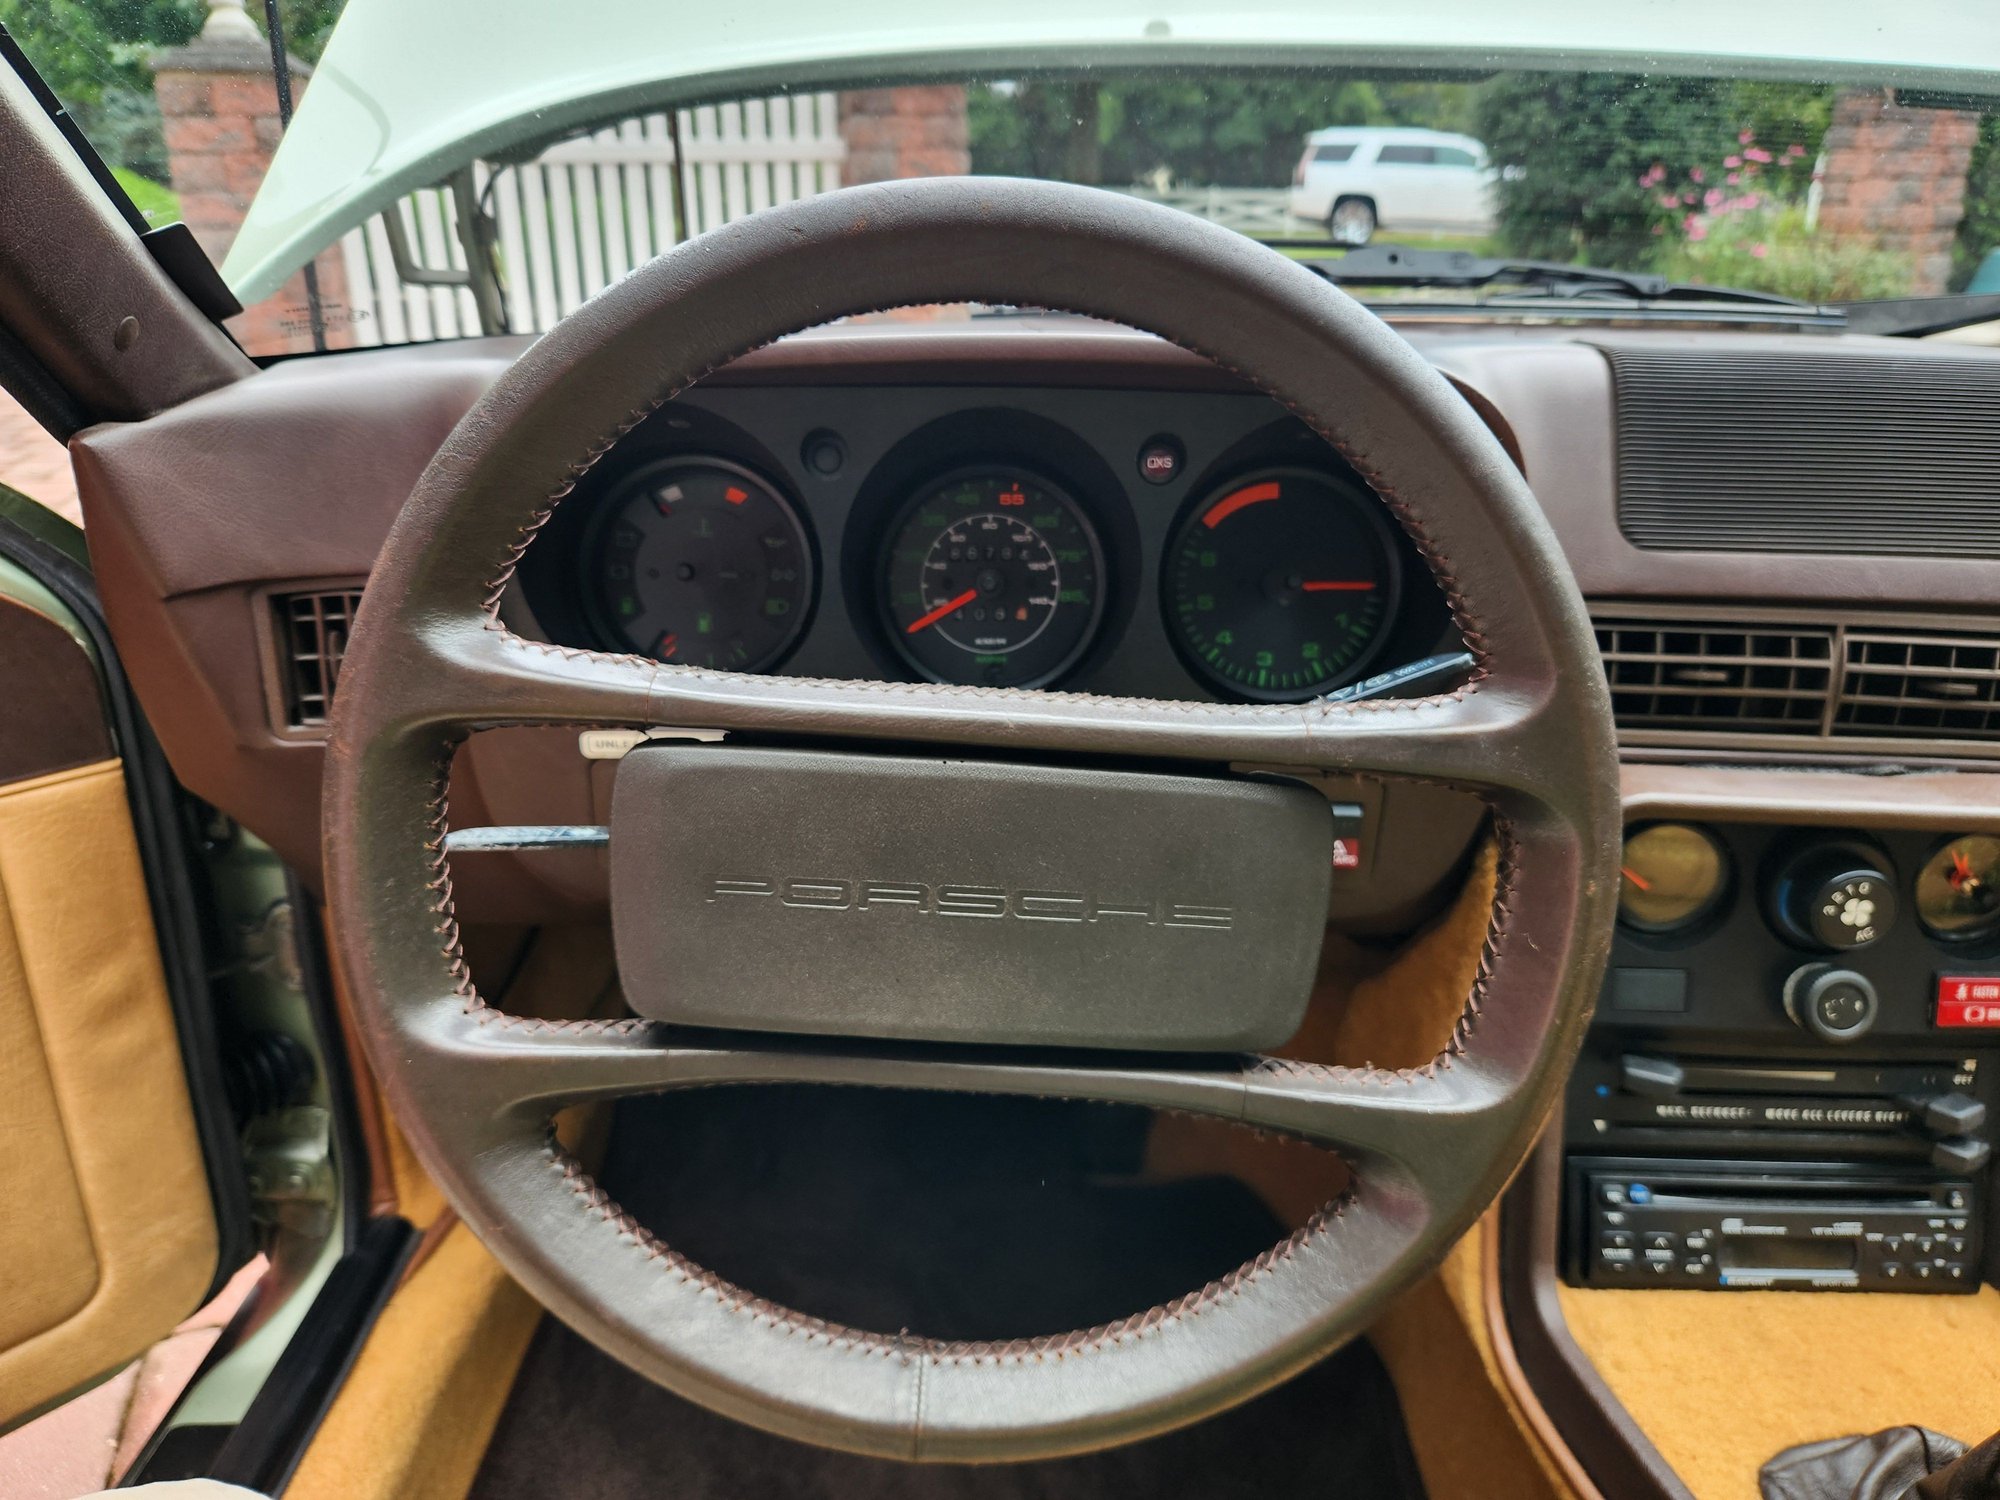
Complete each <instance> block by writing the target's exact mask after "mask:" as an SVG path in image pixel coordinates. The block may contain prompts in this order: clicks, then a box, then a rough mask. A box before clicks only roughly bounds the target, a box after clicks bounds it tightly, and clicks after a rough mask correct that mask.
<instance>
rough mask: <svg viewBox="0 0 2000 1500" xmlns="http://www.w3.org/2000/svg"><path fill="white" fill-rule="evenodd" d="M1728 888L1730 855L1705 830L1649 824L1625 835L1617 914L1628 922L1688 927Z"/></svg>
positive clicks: (1639, 927)
mask: <svg viewBox="0 0 2000 1500" xmlns="http://www.w3.org/2000/svg"><path fill="white" fill-rule="evenodd" d="M1728 889H1729V856H1728V854H1727V853H1726V852H1725V851H1724V849H1723V847H1722V844H1721V843H1720V841H1719V840H1717V838H1716V837H1715V835H1714V834H1712V833H1710V832H1709V831H1708V830H1707V829H1705V828H1697V827H1696V826H1695V825H1694V824H1692V823H1651V824H1648V825H1646V826H1645V827H1643V828H1637V829H1634V830H1632V831H1631V832H1629V833H1627V834H1626V835H1625V857H1624V861H1623V868H1622V869H1621V870H1620V871H1619V877H1618V915H1619V918H1620V919H1621V920H1622V921H1623V922H1624V923H1625V925H1626V926H1627V927H1630V928H1632V929H1633V930H1635V931H1638V932H1649V933H1656V934H1663V933H1670V932H1681V931H1684V930H1686V929H1687V928H1690V927H1693V926H1694V925H1695V924H1696V923H1698V922H1700V921H1701V920H1702V919H1703V918H1704V917H1706V916H1708V915H1709V914H1710V913H1712V912H1713V911H1714V910H1715V909H1716V907H1718V906H1719V905H1721V903H1722V898H1723V897H1724V896H1725V895H1726V894H1727V893H1728Z"/></svg>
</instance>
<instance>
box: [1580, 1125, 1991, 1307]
mask: <svg viewBox="0 0 2000 1500" xmlns="http://www.w3.org/2000/svg"><path fill="white" fill-rule="evenodd" d="M1569 1191H1570V1198H1571V1203H1570V1209H1571V1211H1570V1213H1569V1216H1568V1218H1569V1222H1570V1224H1571V1225H1572V1226H1573V1231H1574V1232H1573V1233H1572V1235H1571V1243H1570V1246H1569V1251H1570V1254H1569V1258H1568V1259H1569V1264H1568V1267H1567V1269H1568V1272H1569V1279H1570V1280H1572V1281H1574V1282H1577V1283H1580V1284H1582V1285H1586V1286H1668V1287H1696V1288H1712V1289H1717V1290H1723V1291H1743V1290H1751V1289H1754V1290H1772V1289H1784V1290H1796V1291H1814V1292H1826V1291H1840V1292H1855V1291H1885V1292H1886V1291H1897V1292H1970V1291H1973V1290H1975V1289H1976V1288H1977V1287H1978V1285H1979V1204H1978V1202H1977V1193H1976V1189H1975V1187H1974V1185H1973V1183H1972V1182H1971V1181H1970V1180H1968V1179H1965V1178H1941V1177H1934V1176H1930V1175H1928V1174H1913V1173H1895V1172H1881V1173H1872V1174H1860V1173H1856V1172H1854V1171H1852V1170H1847V1169H1829V1168H1827V1167H1824V1166H1820V1165H1818V1164H1811V1165H1800V1164H1788V1163H1779V1164H1770V1163H1765V1164H1759V1163H1703V1164H1699V1165H1692V1164H1687V1163H1663V1162H1659V1161H1647V1160H1641V1159H1639V1158H1629V1159H1615V1158H1598V1159H1595V1160H1591V1161H1588V1162H1573V1163H1572V1164H1571V1167H1570V1178H1569Z"/></svg>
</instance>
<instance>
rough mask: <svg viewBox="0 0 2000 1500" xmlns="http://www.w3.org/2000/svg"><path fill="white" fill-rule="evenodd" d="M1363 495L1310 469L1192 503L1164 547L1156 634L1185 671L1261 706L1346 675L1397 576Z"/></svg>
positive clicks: (1387, 609) (1368, 641)
mask: <svg viewBox="0 0 2000 1500" xmlns="http://www.w3.org/2000/svg"><path fill="white" fill-rule="evenodd" d="M1381 509H1382V508H1381V506H1380V504H1379V503H1377V502H1376V501H1375V500H1374V499H1373V498H1372V497H1370V496H1368V495H1366V494H1364V493H1362V492H1361V491H1359V490H1357V489H1355V488H1354V487H1353V486H1351V485H1349V484H1346V483H1343V482H1342V481H1340V480H1338V479H1336V478H1334V477H1333V476H1332V475H1330V474H1325V473H1321V472H1320V471H1318V470H1314V469H1264V470H1260V471H1259V472H1257V473H1253V474H1246V475H1244V476H1242V477H1241V478H1239V479H1237V480H1235V481H1234V482H1232V483H1230V484H1226V485H1223V486H1222V487H1221V488H1219V489H1217V490H1215V491H1213V492H1211V493H1209V494H1208V495H1205V496H1203V497H1202V498H1201V499H1200V500H1199V501H1198V502H1197V503H1196V504H1195V505H1194V507H1193V508H1192V509H1191V510H1189V512H1188V513H1187V515H1186V516H1184V517H1183V518H1182V520H1181V522H1180V525H1179V526H1178V527H1177V528H1176V530H1175V532H1174V535H1173V538H1172V540H1171V541H1169V542H1168V544H1167V551H1166V560H1165V566H1164V569H1163V573H1164V576H1163V577H1162V579H1161V595H1162V600H1161V602H1162V604H1163V605H1164V607H1165V610H1166V619H1167V631H1168V634H1170V635H1171V636H1172V637H1173V639H1174V643H1175V644H1176V645H1177V646H1178V647H1179V648H1180V651H1181V655H1182V657H1183V658H1184V659H1185V660H1186V662H1187V664H1188V666H1189V667H1190V668H1192V669H1193V670H1194V672H1195V674H1196V675H1197V676H1199V677H1202V678H1204V679H1206V680H1207V681H1208V682H1209V683H1211V684H1213V685H1214V686H1215V687H1217V688H1220V689H1221V690H1222V691H1223V692H1225V693H1229V694H1231V695H1233V696H1236V697H1241V698H1254V699H1259V700H1262V701H1264V702H1291V701H1298V700H1301V699H1305V698H1311V697H1314V696H1316V695H1317V694H1320V693H1324V692H1327V691H1329V690H1330V689H1332V688H1336V687H1338V686H1340V684H1341V683H1343V682H1346V681H1348V680H1349V679H1351V678H1353V677H1356V676H1358V675H1359V674H1360V672H1361V670H1362V669H1363V668H1364V667H1366V666H1367V665H1368V663H1369V661H1370V660H1371V659H1373V657H1374V655H1375V653H1376V652H1377V651H1378V650H1380V649H1381V646H1382V642H1383V640H1384V638H1385V637H1386V635H1387V634H1388V626H1389V624H1390V622H1391V621H1392V620H1393V619H1394V618H1395V607H1396V593H1397V582H1398V575H1397V571H1396V567H1395V562H1394V559H1393V557H1392V555H1391V552H1390V539H1389V530H1388V523H1387V522H1386V521H1385V520H1384V519H1383V518H1382V515H1381Z"/></svg>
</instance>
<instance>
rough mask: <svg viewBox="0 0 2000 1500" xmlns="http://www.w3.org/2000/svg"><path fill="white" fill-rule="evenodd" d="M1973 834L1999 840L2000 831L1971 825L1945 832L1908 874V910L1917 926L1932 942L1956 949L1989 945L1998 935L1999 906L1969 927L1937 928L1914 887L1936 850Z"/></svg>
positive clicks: (1942, 849) (1938, 852)
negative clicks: (1981, 828) (1953, 831)
mask: <svg viewBox="0 0 2000 1500" xmlns="http://www.w3.org/2000/svg"><path fill="white" fill-rule="evenodd" d="M1977 838H1990V839H1994V840H1996V841H2000V833H1984V832H1981V831H1979V830H1977V829H1974V830H1971V831H1969V832H1967V831H1961V832H1958V833H1950V834H1946V835H1945V836H1944V837H1943V838H1941V839H1939V840H1938V841H1937V842H1936V843H1935V844H1933V845H1932V846H1931V847H1930V848H1929V849H1928V850H1926V851H1925V853H1924V857H1923V862H1922V863H1921V864H1919V865H1918V866H1917V868H1916V869H1915V870H1914V871H1913V872H1912V873H1911V875H1910V911H1911V913H1912V914H1913V915H1914V916H1915V917H1916V919H1917V928H1918V930H1919V931H1921V932H1922V933H1923V935H1924V936H1925V937H1927V938H1929V939H1930V940H1931V941H1932V942H1934V943H1942V944H1944V945H1946V946H1947V947H1951V948H1957V949H1965V948H1977V947H1980V946H1982V945H1990V944H1991V943H1992V942H1993V940H1994V939H1995V938H1996V937H2000V909H1996V910H1995V911H1994V912H1992V913H1991V914H1990V915H1989V916H1988V917H1987V919H1986V920H1985V921H1984V922H1983V923H1981V924H1980V925H1979V926H1977V927H1974V928H1972V929H1970V930H1969V931H1966V932H1941V931H1939V930H1938V929H1937V928H1936V927H1933V926H1932V925H1931V920H1930V918H1929V917H1927V916H1925V915H1924V907H1923V900H1922V897H1921V896H1920V895H1919V894H1918V887H1919V884H1920V882H1921V881H1922V880H1923V878H1924V872H1925V871H1926V870H1928V869H1930V867H1931V865H1932V864H1933V863H1934V862H1935V861H1936V860H1937V857H1938V856H1939V855H1940V854H1942V853H1944V851H1945V850H1947V849H1949V848H1950V847H1951V846H1952V845H1953V844H1955V843H1957V842H1958V841H1959V840H1960V839H1977Z"/></svg>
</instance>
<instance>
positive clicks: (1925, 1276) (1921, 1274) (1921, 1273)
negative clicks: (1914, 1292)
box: [1910, 1260, 1931, 1281]
mask: <svg viewBox="0 0 2000 1500" xmlns="http://www.w3.org/2000/svg"><path fill="white" fill-rule="evenodd" d="M1910 1270H1911V1271H1912V1272H1913V1273H1914V1274H1915V1275H1916V1278H1917V1280H1919V1281H1929V1280H1930V1279H1931V1263H1930V1262H1929V1261H1927V1260H1920V1261H1918V1262H1917V1263H1916V1264H1915V1265H1913V1266H1911V1267H1910Z"/></svg>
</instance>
